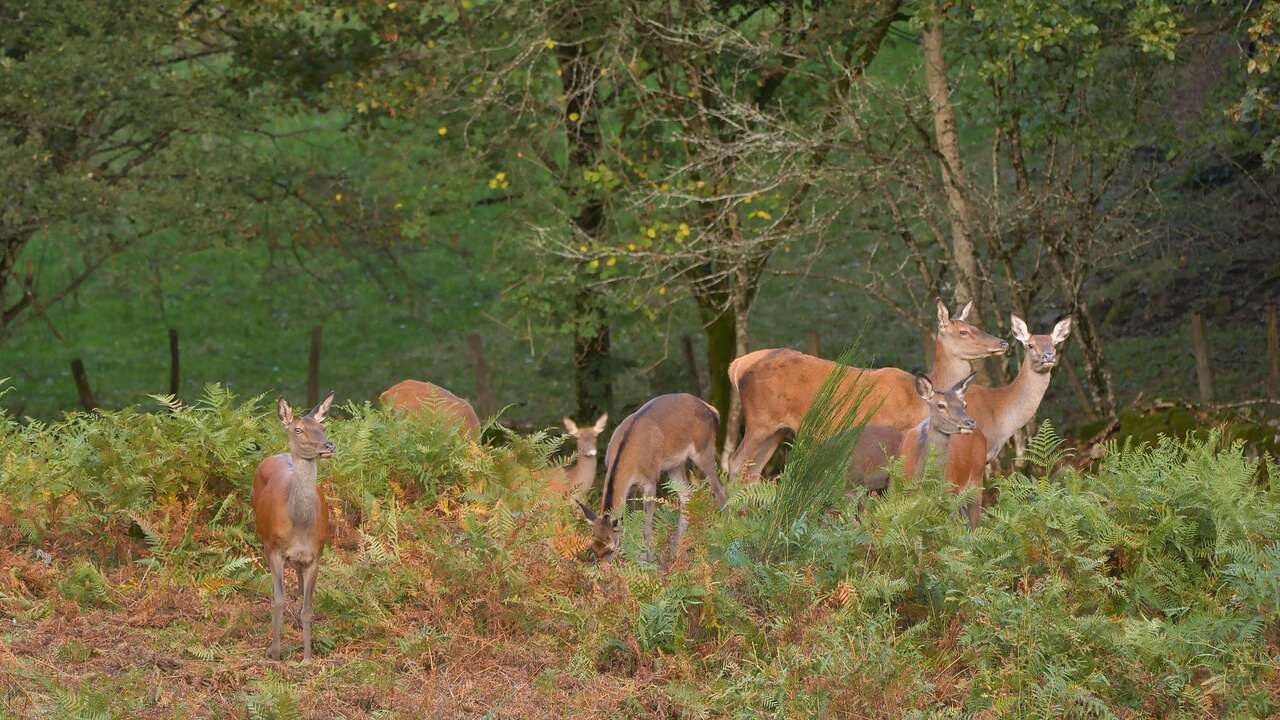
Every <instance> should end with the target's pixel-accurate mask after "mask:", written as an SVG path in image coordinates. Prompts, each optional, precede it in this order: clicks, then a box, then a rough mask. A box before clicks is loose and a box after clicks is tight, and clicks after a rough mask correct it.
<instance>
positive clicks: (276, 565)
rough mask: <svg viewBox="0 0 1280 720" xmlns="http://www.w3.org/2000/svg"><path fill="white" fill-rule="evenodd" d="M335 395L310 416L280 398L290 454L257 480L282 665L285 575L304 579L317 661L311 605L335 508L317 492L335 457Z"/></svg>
mask: <svg viewBox="0 0 1280 720" xmlns="http://www.w3.org/2000/svg"><path fill="white" fill-rule="evenodd" d="M332 404H333V393H329V396H328V397H326V398H325V399H324V400H322V401H321V402H320V404H319V405H316V406H315V407H314V408H312V409H311V411H310V412H308V413H307V414H306V415H302V416H295V415H294V413H293V408H291V407H289V403H288V402H286V401H285V399H284V398H280V402H279V405H278V410H279V413H280V423H281V424H282V425H284V430H285V433H286V434H287V435H288V438H289V452H287V453H281V454H279V455H272V456H271V457H269V458H267V459H266V460H263V461H262V463H261V464H259V465H258V470H257V472H255V473H254V475H253V499H252V504H253V520H254V526H255V528H256V529H257V531H258V538H259V539H260V540H262V546H263V548H264V549H265V550H266V554H267V567H268V568H270V569H271V580H272V583H273V586H274V592H275V596H274V599H273V600H272V603H271V647H270V648H269V649H268V650H267V655H268V656H269V657H270V658H271V659H272V660H279V659H280V625H281V622H282V616H283V614H284V572H285V567H286V566H289V567H292V568H293V569H294V570H295V571H297V573H298V588H299V590H300V591H301V593H302V659H303V660H304V661H306V660H310V659H311V618H312V611H311V602H312V594H313V593H314V591H315V588H316V571H317V570H318V569H319V567H320V554H321V553H322V552H324V544H325V542H326V541H327V540H328V539H329V504H328V503H327V502H325V499H324V493H321V492H320V491H319V490H318V489H317V488H316V461H317V460H319V459H320V458H328V457H333V452H334V447H333V443H331V442H329V438H328V437H327V436H325V433H324V426H323V425H321V423H323V422H324V419H325V416H326V415H327V414H328V413H329V406H330V405H332Z"/></svg>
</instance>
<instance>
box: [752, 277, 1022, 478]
mask: <svg viewBox="0 0 1280 720" xmlns="http://www.w3.org/2000/svg"><path fill="white" fill-rule="evenodd" d="M972 305H973V303H972V302H970V303H966V304H965V306H964V307H963V308H962V309H961V310H960V312H959V313H957V314H956V315H955V317H952V316H951V315H950V313H948V312H947V307H946V306H945V305H943V304H942V301H941V300H939V301H938V335H937V338H936V340H935V341H934V343H935V344H934V357H935V359H936V362H935V365H941V366H944V367H947V368H951V367H957V366H959V365H961V364H963V365H964V367H965V374H967V373H968V372H969V370H968V364H969V363H970V362H971V361H974V360H979V359H981V358H985V357H990V356H992V355H1002V354H1004V352H1005V351H1007V350H1008V349H1009V343H1007V342H1005V341H1004V340H1001V339H999V338H996V337H993V336H991V335H988V334H987V333H986V332H983V331H982V330H981V329H980V328H978V327H977V326H975V325H971V324H969V323H968V322H966V321H965V318H966V317H968V315H969V310H970V308H971V307H972ZM835 368H836V364H835V363H834V362H831V361H830V360H824V359H822V358H817V357H813V356H812V355H805V354H804V353H802V352H798V351H796V350H791V349H789V348H778V349H770V350H757V351H755V352H752V353H748V354H746V355H743V356H742V357H740V358H738V359H736V360H734V361H733V362H732V363H730V365H729V381H730V382H731V383H733V385H734V387H735V388H737V390H738V395H739V398H740V400H741V404H742V414H743V418H744V420H745V423H746V430H745V432H743V436H742V441H741V443H739V445H738V447H737V449H736V450H734V452H733V456H732V457H731V458H730V459H729V473H730V474H731V475H739V474H742V477H743V479H744V480H754V479H756V478H758V477H759V475H760V471H761V470H762V469H763V468H764V465H765V463H767V462H769V458H770V457H771V456H772V455H773V452H774V451H775V450H776V449H777V448H778V444H779V443H780V442H782V440H783V438H784V437H786V435H787V433H794V432H795V431H796V429H797V428H799V427H800V420H801V418H803V417H804V414H805V413H806V412H808V410H809V406H811V405H812V404H813V400H814V398H815V397H817V395H818V391H819V389H821V387H822V384H823V383H824V382H826V380H827V377H828V376H830V374H831V372H832V371H833V370H835ZM952 382H954V381H952ZM864 383H865V384H864ZM939 384H940V385H941V384H942V383H939ZM864 388H865V389H866V390H865V397H864V398H863V400H862V405H861V407H862V408H865V410H860V411H859V413H858V415H859V418H858V420H859V421H865V422H866V423H868V424H876V425H885V426H888V427H891V428H893V429H895V430H898V431H899V432H906V431H907V430H909V429H911V428H912V427H914V426H915V425H917V424H919V423H920V421H921V420H923V419H924V417H925V408H924V406H923V405H921V404H920V398H919V396H918V395H917V394H916V390H915V380H914V376H913V375H912V374H911V373H909V372H906V371H905V370H899V369H897V368H878V369H874V370H859V369H856V368H854V369H851V371H850V372H848V373H847V374H846V378H845V379H844V380H843V381H842V383H841V387H840V389H839V392H840V393H841V394H843V395H844V397H846V398H849V399H852V398H855V397H857V396H858V395H859V394H861V393H863V392H864V390H863V389H864ZM849 401H851V400H849ZM744 466H745V467H746V472H745V473H744Z"/></svg>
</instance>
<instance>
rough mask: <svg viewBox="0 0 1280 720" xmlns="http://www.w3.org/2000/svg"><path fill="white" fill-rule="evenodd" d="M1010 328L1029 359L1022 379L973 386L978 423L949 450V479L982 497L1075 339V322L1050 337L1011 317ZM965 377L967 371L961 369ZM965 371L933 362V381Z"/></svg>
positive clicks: (974, 511)
mask: <svg viewBox="0 0 1280 720" xmlns="http://www.w3.org/2000/svg"><path fill="white" fill-rule="evenodd" d="M1009 325H1010V327H1011V328H1012V329H1013V335H1014V338H1015V339H1016V340H1018V342H1020V343H1022V345H1023V346H1024V347H1025V348H1026V355H1025V356H1024V357H1023V359H1022V364H1021V366H1019V368H1018V376H1017V377H1016V378H1014V379H1013V381H1012V382H1010V383H1009V384H1008V385H1003V386H1000V387H995V388H993V387H987V386H985V385H974V386H973V387H971V388H969V391H968V410H969V414H970V415H971V416H972V417H973V418H974V420H976V421H977V423H978V430H977V432H975V433H972V434H969V435H966V436H964V437H961V438H956V439H955V440H954V442H952V443H951V446H950V448H949V449H948V456H947V464H946V473H945V474H946V478H947V482H948V483H949V484H951V485H952V486H953V487H956V488H965V487H968V486H969V485H977V486H978V489H979V492H981V489H982V484H983V474H984V471H985V469H986V466H987V463H989V462H991V461H993V460H995V459H996V457H997V456H998V455H999V454H1000V451H1001V450H1002V449H1003V448H1004V446H1005V444H1006V443H1007V442H1009V438H1011V437H1013V434H1014V433H1015V432H1017V430H1018V428H1020V427H1023V426H1025V425H1026V424H1027V423H1029V422H1031V420H1032V419H1034V418H1035V415H1036V410H1037V409H1039V407H1040V402H1041V401H1042V400H1043V399H1044V394H1045V391H1046V390H1048V388H1049V378H1050V374H1051V372H1052V370H1053V368H1054V367H1055V366H1056V365H1057V363H1058V348H1059V347H1060V346H1061V345H1062V343H1064V342H1066V340H1067V337H1068V336H1069V335H1070V334H1071V317H1070V316H1067V317H1065V318H1062V319H1061V320H1059V321H1058V322H1057V324H1056V325H1054V327H1053V331H1052V332H1050V334H1048V335H1032V334H1031V332H1030V331H1029V330H1028V329H1027V324H1026V322H1025V321H1023V319H1022V318H1020V317H1018V316H1017V315H1016V314H1010V316H1009ZM963 371H966V372H967V369H965V370H963ZM960 372H962V369H961V368H960V367H958V366H956V365H955V364H952V365H949V366H946V365H943V364H941V363H935V365H934V369H933V373H932V377H933V381H934V382H936V383H938V384H944V383H947V382H951V381H953V380H954V379H955V378H956V376H957V375H958V374H959V373H960ZM969 511H970V525H973V524H974V523H976V521H977V516H978V515H979V514H981V506H977V507H970V508H969Z"/></svg>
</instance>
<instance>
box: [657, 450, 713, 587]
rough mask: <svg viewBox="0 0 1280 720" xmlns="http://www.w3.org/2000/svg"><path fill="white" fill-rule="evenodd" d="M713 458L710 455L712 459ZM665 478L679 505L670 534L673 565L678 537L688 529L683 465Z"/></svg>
mask: <svg viewBox="0 0 1280 720" xmlns="http://www.w3.org/2000/svg"><path fill="white" fill-rule="evenodd" d="M713 451H714V450H713ZM714 457H715V456H714V455H712V458H713V459H714ZM667 477H668V478H669V479H670V482H671V489H672V490H674V491H675V493H676V501H677V502H678V503H680V507H679V508H678V510H677V515H676V529H675V530H674V531H673V532H672V533H671V562H673V563H674V562H675V561H676V555H677V553H679V552H680V537H681V536H682V535H684V531H685V529H687V528H688V527H689V518H688V517H686V516H685V514H684V506H685V503H687V502H689V479H688V475H687V474H686V472H685V468H684V465H683V464H681V465H680V466H679V467H674V468H671V469H670V470H668V471H667Z"/></svg>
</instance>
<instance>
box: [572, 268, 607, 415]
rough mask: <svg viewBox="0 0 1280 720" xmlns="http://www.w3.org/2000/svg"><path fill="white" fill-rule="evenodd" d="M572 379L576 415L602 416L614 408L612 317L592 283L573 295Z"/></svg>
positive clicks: (580, 288)
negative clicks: (610, 350)
mask: <svg viewBox="0 0 1280 720" xmlns="http://www.w3.org/2000/svg"><path fill="white" fill-rule="evenodd" d="M574 311H575V312H576V314H577V321H576V322H575V323H574V334H573V379H574V389H575V393H576V396H577V405H578V408H577V417H579V418H593V417H600V416H601V415H603V414H604V413H607V412H610V409H611V408H612V407H613V368H612V367H611V363H610V360H609V318H608V316H607V315H606V313H605V310H604V307H603V306H602V305H601V304H600V298H599V296H598V295H596V293H595V292H594V291H593V290H592V288H591V287H590V286H589V285H583V286H580V287H579V288H578V293H577V296H576V297H575V298H574Z"/></svg>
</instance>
